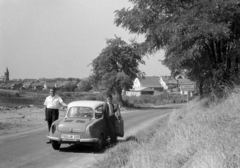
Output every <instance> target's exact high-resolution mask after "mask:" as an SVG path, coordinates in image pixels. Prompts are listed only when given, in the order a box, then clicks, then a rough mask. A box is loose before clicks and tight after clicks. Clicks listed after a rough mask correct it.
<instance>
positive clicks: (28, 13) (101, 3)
mask: <svg viewBox="0 0 240 168" xmlns="http://www.w3.org/2000/svg"><path fill="white" fill-rule="evenodd" d="M129 6H131V4H130V3H129V2H128V0H0V21H1V22H0V76H2V75H3V74H4V72H5V70H6V67H8V69H9V72H10V79H13V78H22V79H23V78H43V77H45V78H55V77H64V78H68V77H76V78H83V77H88V76H89V74H90V73H91V71H90V70H91V68H92V67H91V66H88V65H89V64H90V63H91V62H92V60H93V59H95V58H96V57H97V56H98V55H99V54H100V52H101V50H102V49H103V48H104V47H106V38H114V35H117V36H119V37H122V39H124V40H125V41H127V42H129V39H130V38H132V37H135V36H136V35H133V34H129V33H128V31H126V30H124V29H122V28H121V27H116V26H115V25H114V23H113V22H114V11H115V10H118V9H122V8H123V7H129ZM138 39H139V40H140V41H141V40H143V37H139V38H138ZM163 55H164V52H163V51H161V52H159V53H158V54H155V55H154V56H150V57H148V58H147V57H146V58H145V59H144V60H145V61H146V65H141V66H140V69H141V70H142V71H144V72H145V73H146V75H147V76H153V75H155V76H161V75H169V74H170V71H169V70H168V68H166V67H165V66H163V65H162V64H161V63H160V62H159V61H158V60H159V59H163Z"/></svg>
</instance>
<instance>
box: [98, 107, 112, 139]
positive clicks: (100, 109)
mask: <svg viewBox="0 0 240 168" xmlns="http://www.w3.org/2000/svg"><path fill="white" fill-rule="evenodd" d="M95 118H96V119H97V120H98V121H97V123H96V124H95V128H96V129H97V131H98V133H101V132H102V133H103V134H104V137H105V138H107V136H108V135H109V131H108V130H107V125H106V121H105V120H104V119H103V105H101V106H99V107H97V108H96V109H95Z"/></svg>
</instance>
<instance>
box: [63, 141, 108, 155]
mask: <svg viewBox="0 0 240 168" xmlns="http://www.w3.org/2000/svg"><path fill="white" fill-rule="evenodd" d="M110 147H111V146H110V145H109V143H108V142H105V143H104V144H103V148H102V150H101V151H99V152H96V151H95V150H94V147H93V145H81V144H74V145H69V146H64V147H61V148H60V149H59V152H66V153H98V154H101V153H104V151H105V150H106V149H108V148H110Z"/></svg>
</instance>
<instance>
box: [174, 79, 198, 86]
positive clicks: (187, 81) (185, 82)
mask: <svg viewBox="0 0 240 168" xmlns="http://www.w3.org/2000/svg"><path fill="white" fill-rule="evenodd" d="M178 83H179V84H180V85H181V84H182V85H184V84H195V82H193V81H191V80H190V79H187V78H183V79H178Z"/></svg>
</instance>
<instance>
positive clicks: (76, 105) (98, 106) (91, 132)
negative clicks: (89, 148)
mask: <svg viewBox="0 0 240 168" xmlns="http://www.w3.org/2000/svg"><path fill="white" fill-rule="evenodd" d="M104 103H105V102H102V101H74V102H71V103H69V104H68V108H67V112H66V115H65V117H64V118H62V119H58V120H56V121H55V122H53V124H52V126H51V129H50V132H49V135H48V136H47V138H48V139H50V140H51V142H52V147H53V149H55V150H58V149H59V148H60V146H61V144H63V143H67V144H90V145H93V146H94V149H95V150H96V151H99V150H101V148H102V146H103V142H104V141H106V140H107V139H108V138H109V130H108V129H107V127H106V122H105V120H104V119H103V112H102V110H103V105H104ZM118 109H119V108H118ZM118 116H119V118H118V120H117V118H116V133H117V136H120V137H123V136H124V129H123V120H122V117H121V113H120V110H118Z"/></svg>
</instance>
